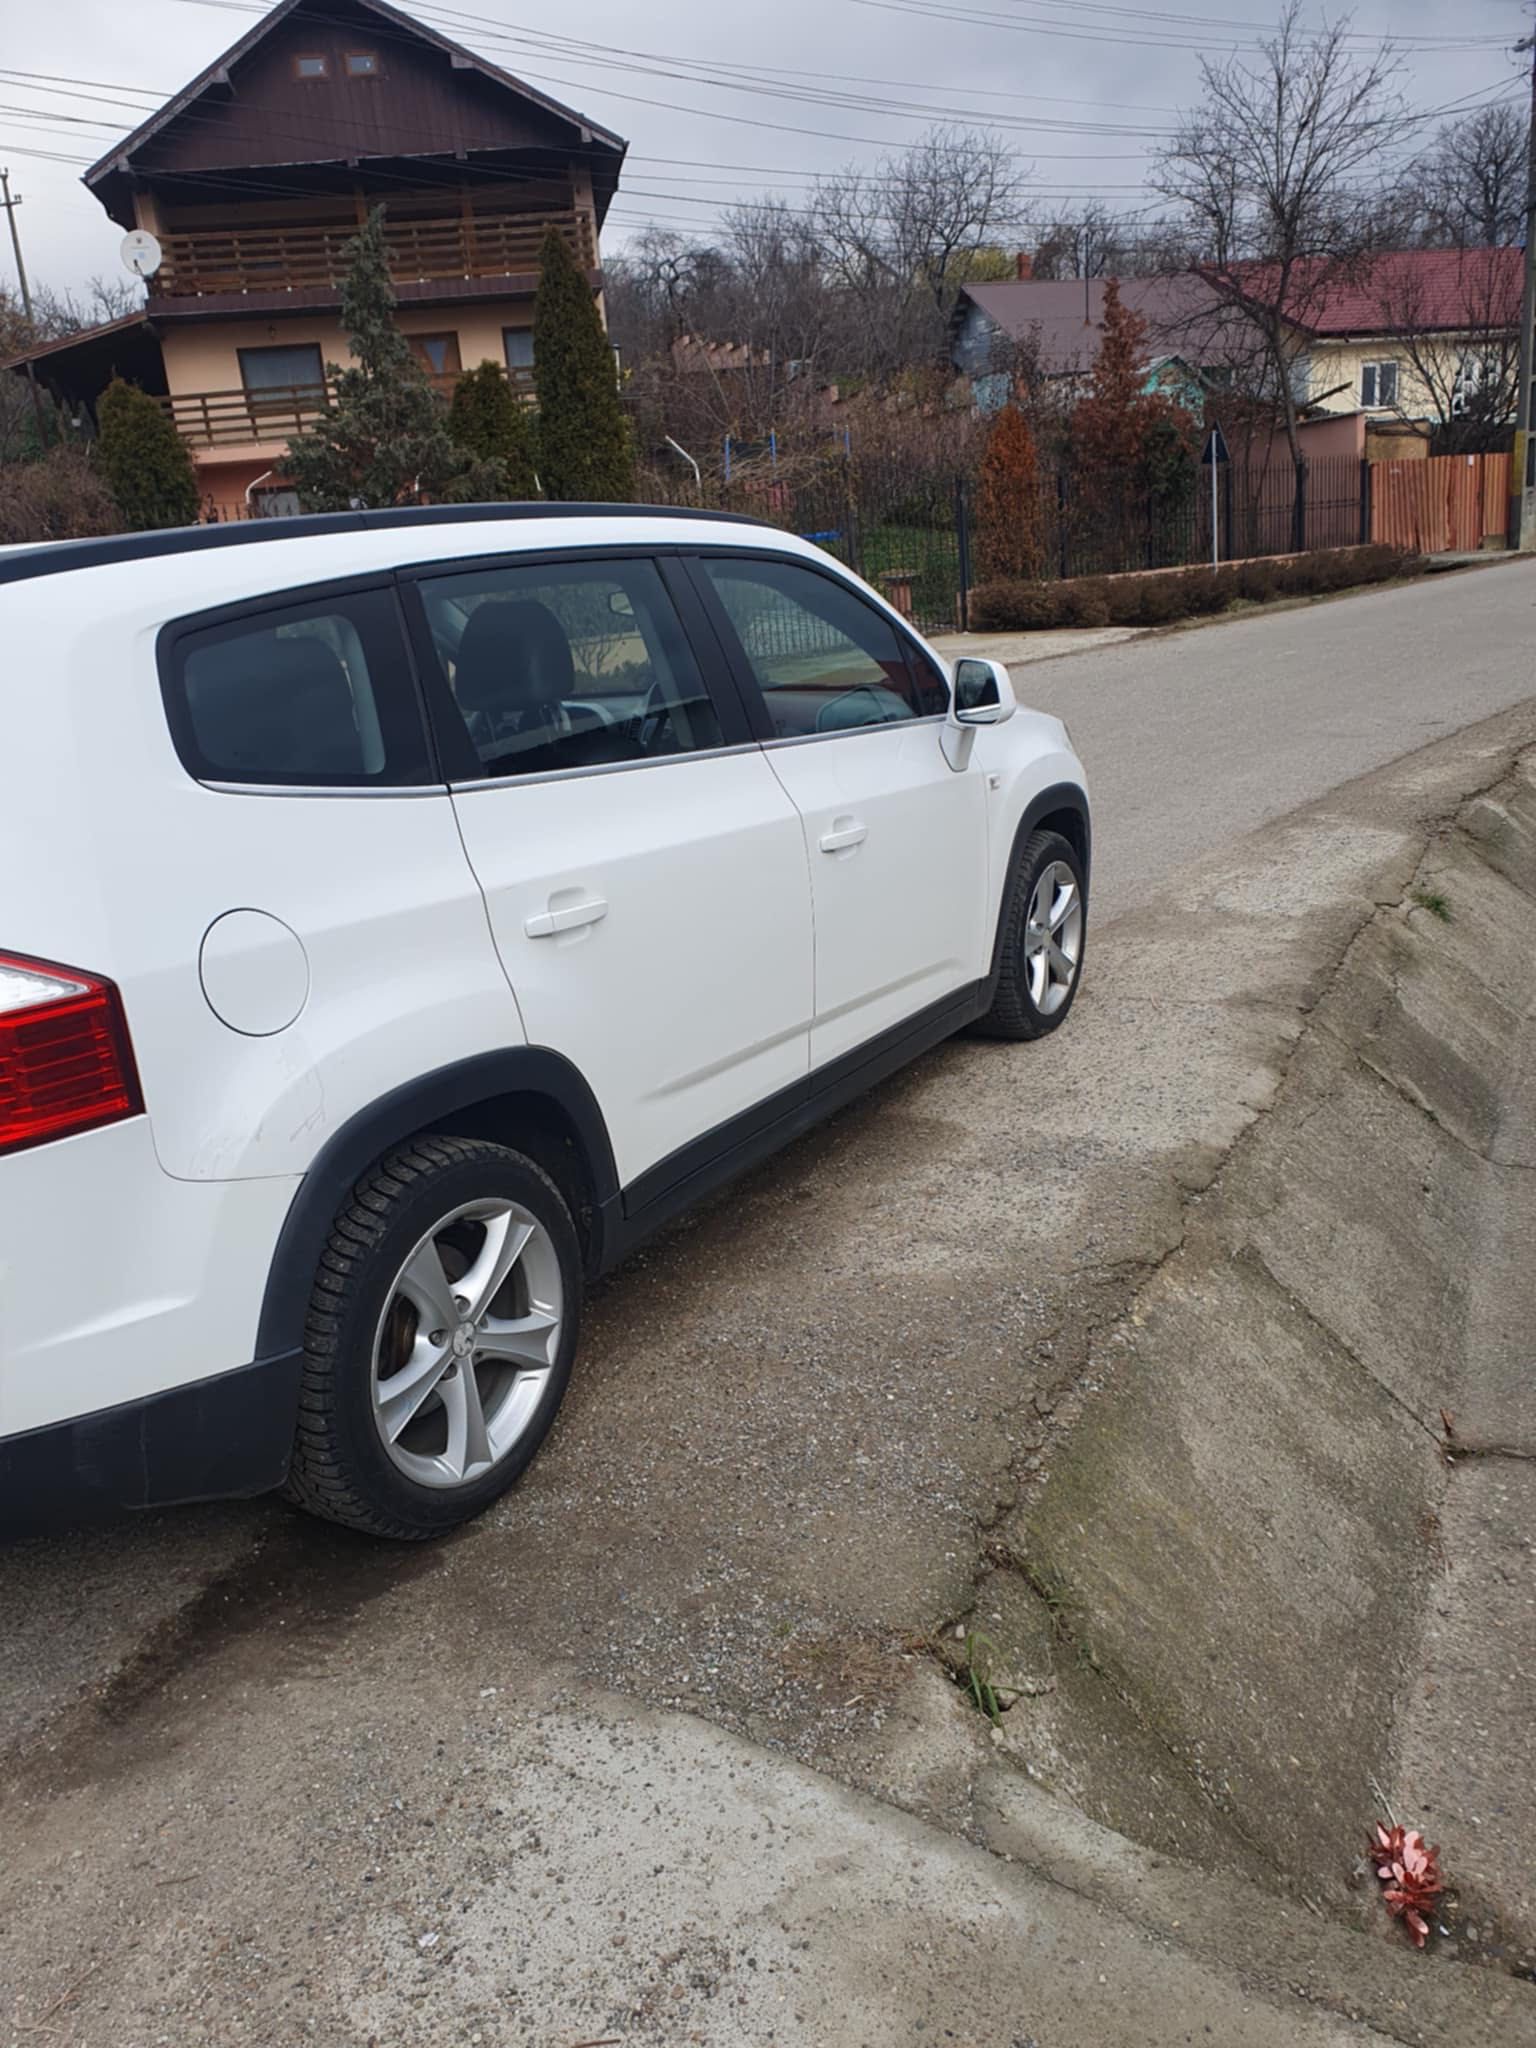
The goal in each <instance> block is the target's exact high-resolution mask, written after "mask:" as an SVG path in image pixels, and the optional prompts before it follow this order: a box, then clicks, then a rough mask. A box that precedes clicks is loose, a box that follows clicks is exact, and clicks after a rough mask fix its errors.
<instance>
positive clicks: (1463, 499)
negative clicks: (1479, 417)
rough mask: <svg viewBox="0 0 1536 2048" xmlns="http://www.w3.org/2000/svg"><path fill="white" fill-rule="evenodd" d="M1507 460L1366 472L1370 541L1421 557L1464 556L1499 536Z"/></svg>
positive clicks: (1433, 461)
mask: <svg viewBox="0 0 1536 2048" xmlns="http://www.w3.org/2000/svg"><path fill="white" fill-rule="evenodd" d="M1508 493H1509V457H1508V456H1507V455H1432V456H1430V457H1429V459H1428V460H1427V461H1423V462H1409V461H1399V462H1378V463H1375V464H1373V466H1372V469H1371V539H1372V540H1379V541H1388V542H1390V543H1391V544H1392V545H1393V546H1394V547H1403V548H1418V549H1419V550H1420V551H1421V552H1422V553H1424V554H1426V555H1442V554H1470V553H1472V552H1474V551H1475V550H1476V549H1478V548H1480V547H1481V546H1482V545H1483V543H1484V541H1485V540H1497V539H1499V538H1500V537H1501V536H1502V535H1503V532H1504V527H1505V506H1506V502H1507V499H1508Z"/></svg>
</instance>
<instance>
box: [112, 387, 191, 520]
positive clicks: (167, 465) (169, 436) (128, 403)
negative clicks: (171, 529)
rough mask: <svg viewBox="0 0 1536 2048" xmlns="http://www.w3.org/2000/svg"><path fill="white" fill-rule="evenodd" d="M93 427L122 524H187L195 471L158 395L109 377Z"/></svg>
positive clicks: (189, 518)
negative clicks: (152, 396)
mask: <svg viewBox="0 0 1536 2048" xmlns="http://www.w3.org/2000/svg"><path fill="white" fill-rule="evenodd" d="M96 427H97V434H96V461H97V463H98V465H99V467H100V470H101V474H102V476H103V478H104V479H105V480H106V485H107V489H108V490H109V491H110V492H111V493H112V496H113V497H114V498H115V499H116V501H117V509H118V510H119V512H121V513H122V515H123V524H124V525H125V526H126V527H128V528H129V529H130V531H133V532H139V533H144V532H147V531H149V529H150V528H152V527H157V526H190V525H192V523H193V522H194V520H195V519H196V518H197V475H196V472H195V471H194V469H193V467H192V458H191V456H190V455H189V454H188V453H187V447H186V443H185V442H184V441H183V440H182V438H181V436H180V434H178V433H177V431H176V429H175V427H174V425H173V424H172V422H171V416H170V414H169V413H168V412H167V411H166V409H165V407H164V406H163V405H161V404H160V402H159V400H158V399H154V398H151V397H150V395H149V393H148V392H147V391H141V390H140V389H139V387H138V385H137V384H125V383H124V381H123V379H122V378H121V377H114V378H113V379H112V382H111V383H110V384H109V385H108V386H107V388H106V390H105V391H104V392H103V393H102V394H101V400H100V403H99V404H98V405H97V408H96Z"/></svg>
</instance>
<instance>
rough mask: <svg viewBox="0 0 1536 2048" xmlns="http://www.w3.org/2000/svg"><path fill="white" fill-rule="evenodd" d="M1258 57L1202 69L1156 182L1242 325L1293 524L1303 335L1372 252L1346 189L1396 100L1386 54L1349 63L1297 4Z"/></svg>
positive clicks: (1365, 167)
mask: <svg viewBox="0 0 1536 2048" xmlns="http://www.w3.org/2000/svg"><path fill="white" fill-rule="evenodd" d="M1260 50H1261V55H1260V58H1259V60H1258V62H1257V63H1255V64H1252V65H1250V64H1248V63H1246V62H1244V61H1243V60H1242V59H1239V58H1235V57H1234V58H1231V59H1229V60H1227V61H1226V62H1223V63H1212V62H1210V61H1208V60H1207V61H1203V62H1202V64H1201V83H1202V105H1201V106H1200V108H1199V110H1198V111H1195V112H1191V113H1188V114H1185V115H1184V116H1182V117H1181V119H1180V121H1179V125H1178V128H1177V130H1176V132H1175V134H1174V137H1173V139H1172V141H1171V142H1170V143H1169V144H1168V145H1167V147H1166V148H1165V149H1164V150H1163V151H1162V153H1161V155H1160V156H1159V158H1158V161H1157V165H1156V168H1155V171H1154V173H1153V183H1154V185H1155V186H1156V188H1157V189H1158V190H1159V191H1160V192H1161V193H1162V194H1163V195H1164V197H1165V198H1167V199H1168V200H1170V201H1171V202H1172V203H1173V204H1174V205H1175V206H1176V207H1178V208H1179V209H1180V211H1181V212H1182V213H1183V215H1184V216H1185V219H1186V220H1187V222H1188V224H1189V227H1190V229H1191V232H1192V235H1193V237H1194V239H1195V241H1196V244H1197V246H1198V248H1199V250H1200V253H1201V256H1202V258H1203V261H1202V262H1201V264H1200V269H1201V272H1202V274H1203V276H1204V277H1205V279H1206V281H1207V282H1208V284H1209V285H1210V288H1211V291H1212V295H1213V300H1214V302H1215V304H1216V306H1217V308H1218V309H1226V310H1227V312H1228V313H1229V315H1230V313H1231V312H1234V311H1235V312H1236V313H1238V314H1239V315H1240V317H1241V318H1242V319H1243V320H1245V321H1246V322H1247V323H1248V324H1249V325H1250V326H1251V327H1252V329H1253V333H1254V337H1255V342H1256V350H1255V354H1256V358H1257V360H1256V363H1255V369H1256V370H1257V371H1258V373H1259V376H1260V380H1261V383H1260V391H1261V394H1262V396H1263V397H1264V398H1265V399H1266V400H1267V401H1268V402H1269V403H1271V404H1272V405H1273V407H1274V408H1275V413H1276V416H1277V418H1278V420H1279V423H1280V424H1281V426H1282V427H1283V430H1284V434H1285V439H1286V444H1287V446H1288V448H1289V450H1290V456H1291V462H1292V465H1293V467H1294V470H1295V476H1296V506H1297V519H1298V524H1299V521H1300V516H1301V507H1302V505H1303V503H1304V489H1305V485H1304V477H1305V460H1304V457H1303V455H1302V452H1301V442H1300V438H1299V436H1298V433H1297V425H1298V419H1299V413H1300V408H1301V404H1302V403H1303V400H1304V396H1305V391H1304V385H1303V381H1302V380H1303V374H1304V371H1303V363H1304V349H1305V339H1304V338H1305V335H1306V332H1307V330H1308V328H1309V326H1310V324H1311V321H1312V318H1313V316H1314V315H1315V314H1316V313H1317V312H1318V310H1319V309H1320V308H1321V306H1322V305H1323V304H1324V303H1325V302H1326V300H1327V299H1328V298H1329V297H1330V296H1331V294H1332V293H1333V292H1334V291H1335V290H1336V289H1337V287H1338V285H1339V283H1340V282H1342V281H1343V280H1344V279H1345V278H1346V277H1349V276H1351V275H1357V274H1358V273H1359V272H1360V270H1361V268H1362V267H1363V265H1364V263H1365V261H1366V259H1367V257H1368V255H1369V253H1370V250H1371V247H1372V240H1373V228H1372V221H1371V217H1370V212H1369V208H1368V205H1367V203H1366V202H1365V201H1364V200H1362V199H1361V198H1360V197H1359V196H1358V194H1357V190H1356V187H1355V183H1354V181H1355V180H1356V179H1357V178H1359V177H1361V176H1362V174H1364V173H1366V172H1368V171H1370V172H1374V171H1375V170H1376V168H1377V166H1378V165H1379V163H1380V160H1381V158H1382V156H1383V154H1384V153H1385V152H1386V151H1387V150H1388V149H1389V147H1390V145H1391V143H1392V140H1393V138H1394V136H1395V134H1396V132H1397V131H1398V124H1399V123H1400V121H1401V118H1402V113H1403V105H1402V99H1401V96H1400V94H1399V92H1398V91H1397V87H1396V79H1397V74H1398V70H1399V65H1398V61H1397V59H1396V57H1395V56H1394V55H1393V53H1392V50H1391V49H1390V47H1389V46H1388V45H1385V44H1383V45H1382V46H1381V47H1380V48H1379V49H1378V50H1377V51H1376V52H1375V53H1374V54H1372V55H1365V56H1361V55H1357V54H1355V53H1354V52H1353V51H1352V50H1351V47H1350V42H1349V31H1348V23H1347V20H1346V21H1345V22H1340V23H1335V24H1333V25H1331V26H1329V27H1325V28H1323V29H1321V30H1317V31H1312V30H1308V29H1305V28H1304V27H1303V26H1302V24H1301V19H1300V10H1299V7H1298V5H1297V4H1296V0H1289V4H1288V5H1287V7H1286V10H1285V13H1284V14H1283V15H1282V16H1281V20H1280V26H1279V29H1278V30H1277V32H1276V34H1275V35H1274V37H1273V38H1272V39H1271V40H1269V41H1267V42H1265V43H1263V44H1261V46H1260ZM1229 327H1230V320H1229ZM1228 341H1229V345H1230V334H1229V336H1228Z"/></svg>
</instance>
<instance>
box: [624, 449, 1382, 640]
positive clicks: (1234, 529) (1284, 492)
mask: <svg viewBox="0 0 1536 2048" xmlns="http://www.w3.org/2000/svg"><path fill="white" fill-rule="evenodd" d="M1209 479H1210V472H1209V470H1202V469H1198V468H1196V467H1195V466H1194V465H1191V473H1190V474H1189V475H1188V476H1186V477H1184V478H1182V479H1176V480H1175V481H1176V484H1177V488H1175V489H1165V490H1164V491H1163V492H1162V493H1161V494H1156V495H1154V494H1149V493H1147V492H1145V491H1135V490H1131V489H1127V490H1126V491H1124V492H1123V493H1120V494H1118V495H1116V496H1114V497H1112V498H1111V499H1109V500H1108V501H1107V502H1106V498H1105V494H1104V493H1103V492H1102V491H1100V492H1098V493H1096V494H1094V495H1093V497H1092V498H1090V497H1089V496H1088V494H1086V493H1083V492H1080V491H1079V490H1078V489H1077V488H1076V486H1075V484H1074V480H1073V478H1072V477H1071V475H1070V474H1068V473H1066V472H1061V473H1056V474H1047V475H1045V476H1043V477H1042V478H1041V479H1040V482H1039V485H1038V500H1037V505H1036V510H1035V519H1034V542H1035V546H1034V553H1035V555H1036V558H1037V560H1038V564H1039V574H1040V575H1041V576H1042V577H1044V578H1056V577H1070V576H1088V575H1118V574H1124V573H1126V572H1129V571H1135V570H1148V569H1165V568H1178V567H1181V566H1190V565H1195V564H1198V563H1204V562H1209V561H1210V560H1212V530H1211V529H1212V506H1211V492H1210V483H1209ZM641 494H642V495H643V496H645V497H648V498H651V499H652V500H653V501H654V502H658V503H663V504H671V505H677V506H685V505H703V506H706V507H708V508H709V509H712V510H717V511H729V512H737V513H740V514H742V515H743V516H746V517H751V518H756V519H762V520H766V521H767V522H768V524H769V525H772V526H777V527H781V528H784V529H786V530H788V531H789V532H792V533H798V534H800V535H802V536H803V537H804V538H805V539H807V540H813V541H815V542H816V543H817V544H818V545H819V546H821V547H824V548H825V549H826V550H827V552H828V553H829V554H832V555H835V556H836V557H837V559H838V560H839V561H842V562H846V563H847V565H848V566H849V567H850V568H851V569H853V570H855V571H856V572H857V573H858V574H859V575H860V576H862V577H863V578H864V579H865V580H866V582H869V583H871V584H873V585H874V587H875V588H876V589H877V590H880V591H882V592H883V593H884V595H885V596H886V597H887V598H888V599H889V600H890V601H891V603H892V604H894V605H895V606H896V608H897V609H898V610H899V611H901V612H904V613H905V614H906V615H907V617H909V618H910V619H911V620H912V621H913V622H914V624H916V625H917V626H919V627H920V628H922V629H923V630H924V631H928V632H941V631H945V630H948V629H953V628H957V627H960V626H963V624H964V622H965V617H966V609H967V600H968V597H969V593H970V591H971V589H972V588H973V587H974V586H975V585H976V584H978V583H981V582H985V581H987V580H989V578H990V577H991V576H993V575H994V574H996V573H998V570H997V565H996V564H995V563H993V562H989V560H988V559H987V555H988V547H987V536H986V534H985V533H984V532H982V531H981V530H979V528H978V524H977V519H976V484H975V479H974V478H973V477H971V476H967V475H963V474H962V475H957V474H955V473H954V472H953V471H950V470H939V469H935V468H933V467H931V466H924V465H922V464H918V463H909V462H907V461H905V460H903V459H901V458H899V457H894V456H891V455H888V454H882V455H880V456H878V457H865V456H861V455H860V453H859V451H858V450H857V448H853V449H848V448H845V447H843V446H842V445H840V444H839V445H835V446H833V447H831V448H828V449H825V450H821V451H816V450H813V451H811V452H809V453H805V452H801V453H798V454H796V455H793V456H791V455H789V454H787V453H786V452H785V451H784V449H783V448H781V447H775V448H774V449H773V450H772V451H771V453H767V454H765V453H764V452H761V451H757V450H749V451H742V450H739V449H738V451H737V457H736V461H735V463H734V464H733V467H732V471H731V474H730V475H729V476H726V475H724V474H716V475H708V474H706V475H705V476H704V477H703V478H702V479H701V480H699V481H698V482H696V481H695V479H694V478H693V476H692V475H691V474H688V473H686V472H681V473H680V471H679V470H678V469H673V470H664V469H655V468H653V469H651V470H648V472H647V474H646V476H645V478H644V480H643V482H642V486H641ZM1215 523H1216V542H1217V545H1216V556H1217V558H1218V559H1220V560H1221V561H1224V562H1225V561H1232V560H1239V559H1242V558H1245V557H1248V556H1254V555H1278V554H1288V553H1292V552H1295V551H1298V550H1300V549H1304V548H1330V547H1350V546H1353V545H1355V544H1356V543H1357V542H1360V541H1364V540H1369V538H1370V499H1369V481H1368V471H1367V468H1366V465H1365V464H1363V463H1362V462H1359V461H1357V460H1356V458H1355V457H1353V456H1347V455H1346V456H1331V457H1327V458H1323V459H1319V460H1317V461H1313V462H1310V463H1309V464H1308V465H1307V466H1306V468H1305V470H1304V471H1303V474H1302V478H1301V483H1300V488H1299V489H1298V485H1297V478H1296V472H1295V470H1294V469H1293V467H1292V465H1291V464H1290V462H1289V461H1287V460H1284V459H1283V458H1282V459H1280V460H1274V459H1271V460H1270V461H1269V462H1267V463H1265V464H1263V465H1262V466H1261V465H1257V464H1244V463H1234V464H1226V465H1223V466H1222V467H1221V469H1220V470H1219V471H1218V473H1217V487H1216V503H1215Z"/></svg>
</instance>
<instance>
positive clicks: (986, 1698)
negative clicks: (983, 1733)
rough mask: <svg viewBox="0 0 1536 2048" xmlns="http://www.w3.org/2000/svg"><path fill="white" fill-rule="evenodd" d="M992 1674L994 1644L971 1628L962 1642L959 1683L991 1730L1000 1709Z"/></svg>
mask: <svg viewBox="0 0 1536 2048" xmlns="http://www.w3.org/2000/svg"><path fill="white" fill-rule="evenodd" d="M996 1672H997V1645H996V1643H994V1642H993V1640H992V1638H991V1637H990V1636H989V1635H983V1634H982V1632H981V1630H980V1629H972V1630H971V1632H970V1634H969V1635H967V1637H966V1639H965V1662H964V1663H963V1664H962V1665H961V1667H960V1670H959V1674H958V1676H959V1679H960V1683H961V1685H962V1686H963V1687H964V1688H965V1690H966V1691H967V1692H968V1693H969V1694H970V1696H971V1702H972V1704H973V1705H974V1707H975V1709H976V1711H977V1713H978V1714H985V1715H986V1717H987V1719H988V1720H989V1721H990V1722H991V1723H992V1726H993V1727H994V1728H1001V1727H1002V1725H1003V1709H1002V1704H1001V1702H1000V1701H999V1699H998V1697H997V1686H996V1685H995V1683H994V1678H995V1675H996Z"/></svg>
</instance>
